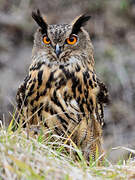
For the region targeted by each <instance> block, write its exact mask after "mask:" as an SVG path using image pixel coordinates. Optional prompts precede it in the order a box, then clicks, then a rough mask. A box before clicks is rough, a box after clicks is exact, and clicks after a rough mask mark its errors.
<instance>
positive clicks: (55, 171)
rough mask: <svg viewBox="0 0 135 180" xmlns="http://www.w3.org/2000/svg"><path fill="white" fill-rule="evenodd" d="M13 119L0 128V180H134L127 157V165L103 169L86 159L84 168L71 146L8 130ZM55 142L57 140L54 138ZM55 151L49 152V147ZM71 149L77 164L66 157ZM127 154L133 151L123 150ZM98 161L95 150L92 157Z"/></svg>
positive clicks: (132, 166)
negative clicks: (68, 149) (67, 151)
mask: <svg viewBox="0 0 135 180" xmlns="http://www.w3.org/2000/svg"><path fill="white" fill-rule="evenodd" d="M13 121H14V115H13V118H12V121H11V123H10V124H9V126H8V128H5V127H3V126H2V123H1V126H0V179H9V180H10V179H12V180H15V179H28V180H35V179H37V180H43V179H63V180H77V179H96V180H98V179H99V180H100V179H130V178H131V179H134V177H135V160H134V159H132V158H131V156H130V157H129V159H128V160H127V161H125V160H120V161H119V162H118V163H116V164H114V165H112V164H111V163H110V162H109V161H108V162H107V161H106V162H105V163H104V166H97V162H96V161H95V162H94V161H93V159H92V157H90V164H89V166H88V165H87V163H86V161H85V159H84V158H83V155H82V153H81V151H80V150H79V149H78V148H77V147H76V145H75V144H74V143H73V142H71V144H72V147H69V145H67V143H66V140H65V141H64V143H63V144H62V143H60V142H59V141H57V140H56V141H54V142H51V141H49V140H50V139H51V138H53V137H52V136H54V135H50V137H49V138H48V139H47V138H45V136H44V133H43V131H42V130H41V131H40V133H39V135H38V136H37V137H36V138H33V137H31V136H29V139H28V135H27V132H26V131H25V130H24V129H20V130H16V131H13V130H12V126H13V124H14V123H13ZM58 138H59V137H58ZM54 144H55V145H56V148H53V145H54ZM66 148H71V150H74V151H76V153H77V154H78V157H79V158H78V161H75V160H73V159H72V156H70V155H69V154H66V153H65V152H66V151H65V149H66ZM119 148H121V149H124V150H126V151H129V153H131V154H133V153H135V150H133V149H129V148H126V147H117V148H115V149H119ZM96 156H97V160H98V158H100V157H99V155H98V150H97V153H96Z"/></svg>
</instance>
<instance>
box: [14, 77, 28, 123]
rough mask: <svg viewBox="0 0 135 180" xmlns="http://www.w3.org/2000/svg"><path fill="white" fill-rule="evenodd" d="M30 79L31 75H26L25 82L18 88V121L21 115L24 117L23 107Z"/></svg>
mask: <svg viewBox="0 0 135 180" xmlns="http://www.w3.org/2000/svg"><path fill="white" fill-rule="evenodd" d="M28 80H29V76H26V78H25V79H24V81H23V83H22V84H21V85H20V87H19V88H18V90H17V94H16V103H17V114H18V116H17V121H18V122H19V119H20V117H23V107H24V104H25V99H26V95H25V92H26V86H27V82H28Z"/></svg>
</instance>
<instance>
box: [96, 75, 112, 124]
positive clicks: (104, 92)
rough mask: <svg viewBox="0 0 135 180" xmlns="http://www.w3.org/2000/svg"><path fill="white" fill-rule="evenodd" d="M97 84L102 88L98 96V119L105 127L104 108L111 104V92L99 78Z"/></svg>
mask: <svg viewBox="0 0 135 180" xmlns="http://www.w3.org/2000/svg"><path fill="white" fill-rule="evenodd" d="M97 83H98V86H99V88H100V91H99V93H98V95H97V108H96V115H97V119H98V121H99V122H100V124H101V125H102V126H103V125H104V106H105V105H108V104H109V103H110V97H109V92H108V89H107V87H106V85H105V84H104V83H103V82H102V81H101V80H100V79H99V78H97Z"/></svg>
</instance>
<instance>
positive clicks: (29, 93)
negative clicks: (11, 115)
mask: <svg viewBox="0 0 135 180" xmlns="http://www.w3.org/2000/svg"><path fill="white" fill-rule="evenodd" d="M32 17H33V19H34V20H35V21H36V23H37V24H38V26H39V27H38V29H37V31H36V33H35V36H34V45H33V50H32V63H31V65H30V67H29V72H28V75H27V76H26V78H25V79H24V82H23V83H22V84H21V86H20V87H19V89H18V92H17V96H16V101H17V108H18V112H19V121H21V122H23V125H24V126H26V127H27V128H31V127H32V126H33V125H39V126H43V127H44V128H45V130H51V132H52V134H54V135H58V136H59V137H63V138H67V143H69V144H70V143H71V142H72V143H74V144H75V145H76V146H77V148H79V149H80V150H81V151H82V154H83V156H84V158H85V159H86V160H87V161H89V158H90V157H92V158H93V159H94V160H95V156H96V151H97V149H98V152H99V154H100V155H101V154H102V153H103V148H102V126H103V123H104V113H103V110H104V105H105V104H107V103H108V102H109V98H108V90H107V88H106V86H105V85H104V83H103V82H102V81H101V80H100V79H99V78H98V77H97V75H96V72H95V68H94V57H93V46H92V42H91V40H90V36H89V34H88V32H87V31H86V30H84V27H83V26H84V25H85V24H86V22H87V21H88V20H89V19H90V16H87V15H85V14H84V15H80V16H79V17H77V18H76V19H74V20H73V21H72V22H71V23H70V24H56V25H49V24H48V23H47V22H46V19H45V18H44V16H43V15H41V13H40V11H39V10H37V11H36V12H32ZM72 143H71V144H72Z"/></svg>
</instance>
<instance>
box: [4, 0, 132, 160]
mask: <svg viewBox="0 0 135 180" xmlns="http://www.w3.org/2000/svg"><path fill="white" fill-rule="evenodd" d="M37 8H39V9H40V10H41V11H42V12H43V13H44V14H45V15H46V17H47V21H48V22H49V23H50V24H55V23H69V22H70V21H72V20H73V18H75V17H76V16H78V15H80V14H82V13H84V12H87V13H88V14H90V15H91V16H92V18H91V20H90V22H89V23H88V24H87V26H86V29H87V30H88V31H89V33H90V36H91V39H92V42H93V46H94V54H95V62H96V71H97V74H98V75H99V76H100V78H101V79H102V80H103V81H104V82H105V83H106V84H107V86H108V88H109V91H110V95H111V100H112V103H111V105H110V107H107V108H106V110H105V122H106V125H105V127H104V139H105V140H104V144H105V148H106V149H107V150H110V151H111V148H112V147H116V146H126V147H132V148H134V147H135V101H134V99H135V0H109V1H108V0H102V1H101V0H94V1H93V0H85V1H82V0H51V1H50V0H45V1H43V0H38V1H36V0H33V1H30V0H27V1H26V0H6V1H4V0H0V119H1V120H2V121H3V122H4V123H6V124H7V123H8V122H9V120H10V119H11V114H12V112H13V110H14V108H15V105H16V104H15V95H16V91H17V88H18V86H19V84H20V83H21V82H22V81H23V79H24V77H25V75H26V72H27V71H28V67H29V65H30V63H31V50H32V44H33V34H34V32H35V30H36V27H37V26H36V24H35V22H34V21H33V20H32V18H31V12H32V10H35V9H37ZM10 113H11V114H10ZM123 154H125V152H122V151H119V150H118V151H117V152H116V151H112V153H111V158H113V159H116V158H117V159H118V158H119V157H120V156H123Z"/></svg>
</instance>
